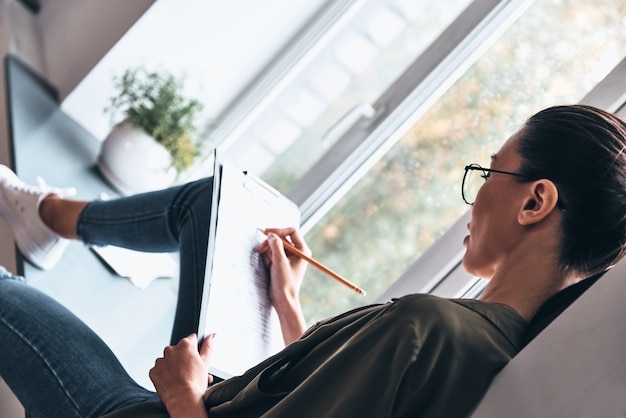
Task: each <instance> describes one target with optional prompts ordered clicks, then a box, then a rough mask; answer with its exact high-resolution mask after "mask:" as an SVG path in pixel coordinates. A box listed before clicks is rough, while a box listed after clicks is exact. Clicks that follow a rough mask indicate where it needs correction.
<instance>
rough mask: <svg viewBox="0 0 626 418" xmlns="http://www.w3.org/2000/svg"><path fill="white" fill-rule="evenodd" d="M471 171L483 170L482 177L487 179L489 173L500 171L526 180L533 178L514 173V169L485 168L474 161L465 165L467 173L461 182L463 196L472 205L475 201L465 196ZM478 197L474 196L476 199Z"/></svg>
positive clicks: (499, 172)
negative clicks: (466, 182) (466, 181)
mask: <svg viewBox="0 0 626 418" xmlns="http://www.w3.org/2000/svg"><path fill="white" fill-rule="evenodd" d="M470 171H482V172H483V175H482V176H481V177H482V178H484V179H485V181H487V179H488V178H489V175H490V174H491V173H498V174H508V175H509V176H516V177H520V178H522V179H524V180H527V181H532V180H531V179H529V178H528V177H527V176H525V175H523V174H520V173H514V172H512V171H502V170H496V169H493V168H484V167H481V166H480V165H478V164H476V163H472V164H470V165H466V166H465V174H463V182H462V183H461V197H462V198H463V201H464V202H465V203H467V204H468V205H470V206H472V205H473V204H474V202H473V201H472V202H471V203H470V201H469V200H468V199H467V197H466V196H465V180H466V179H467V175H468V173H469V172H470ZM475 200H476V199H475V198H474V201H475Z"/></svg>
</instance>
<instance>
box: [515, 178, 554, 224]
mask: <svg viewBox="0 0 626 418" xmlns="http://www.w3.org/2000/svg"><path fill="white" fill-rule="evenodd" d="M526 190H527V196H526V197H525V198H524V202H523V205H522V207H521V210H520V212H519V214H518V219H517V220H518V222H519V223H520V224H521V225H531V224H535V223H538V222H540V221H542V220H543V219H544V218H545V217H546V216H548V215H549V214H550V213H552V211H553V210H554V209H555V208H556V206H557V203H558V201H559V191H558V189H557V188H556V185H555V184H554V183H553V182H552V181H550V180H547V179H541V180H537V181H534V182H532V183H528V187H527V189H526Z"/></svg>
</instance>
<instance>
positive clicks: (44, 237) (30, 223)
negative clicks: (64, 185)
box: [0, 165, 72, 270]
mask: <svg viewBox="0 0 626 418" xmlns="http://www.w3.org/2000/svg"><path fill="white" fill-rule="evenodd" d="M38 180H39V183H40V185H39V187H37V186H31V185H29V184H26V183H24V182H23V181H22V180H20V179H19V178H18V177H17V176H16V175H15V173H14V172H13V171H12V170H11V169H10V168H8V167H6V166H4V165H0V215H2V217H4V219H6V221H7V222H8V223H9V225H10V226H11V228H12V229H13V235H14V236H15V241H16V242H17V247H18V248H19V249H20V251H21V253H22V255H23V256H24V257H25V258H26V259H27V260H28V261H30V262H31V263H33V264H34V265H35V266H37V267H39V268H41V269H43V270H50V269H51V268H52V267H54V265H55V264H56V263H57V262H58V261H59V259H60V258H61V256H62V255H63V252H64V251H65V248H66V247H67V245H68V243H69V240H67V239H65V238H62V237H61V236H59V235H58V234H57V233H56V232H54V231H52V230H51V229H50V228H49V227H48V226H47V225H46V224H44V223H43V221H42V220H41V217H40V216H39V205H40V204H41V201H42V200H43V199H44V198H45V197H46V196H49V195H51V194H60V195H64V196H68V195H69V194H71V193H72V192H71V191H70V190H69V189H68V190H67V191H64V190H62V189H54V188H50V187H48V186H47V185H46V184H45V183H44V182H43V180H41V179H38Z"/></svg>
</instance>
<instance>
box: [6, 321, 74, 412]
mask: <svg viewBox="0 0 626 418" xmlns="http://www.w3.org/2000/svg"><path fill="white" fill-rule="evenodd" d="M0 321H1V322H2V324H4V325H5V326H6V328H7V329H8V330H9V331H10V332H12V333H13V334H14V335H16V336H17V337H18V338H19V339H20V340H22V341H23V342H24V343H25V344H26V345H27V346H28V347H29V348H30V349H31V350H32V351H33V353H35V355H36V356H37V357H38V358H39V359H41V361H42V362H43V363H44V364H45V366H46V368H47V369H48V371H49V372H50V373H51V375H52V376H54V380H56V382H57V383H58V384H59V387H60V388H61V390H62V391H63V392H64V393H65V395H66V399H67V400H68V401H69V403H70V404H71V405H72V406H73V407H74V411H75V412H76V413H77V414H78V415H79V416H80V408H79V406H78V403H77V402H76V401H74V398H73V397H72V396H71V394H70V392H69V391H68V390H67V388H66V387H65V385H64V384H63V381H62V379H61V378H60V376H59V375H58V374H57V373H56V372H55V370H54V367H52V365H51V364H50V363H49V362H48V361H47V359H46V357H45V356H44V355H43V354H42V353H41V351H39V350H38V349H37V346H35V345H33V344H31V342H30V340H29V339H28V338H26V336H25V335H24V334H23V333H21V332H20V331H19V330H18V329H17V328H15V327H13V326H12V325H11V324H10V323H9V322H7V320H6V319H5V318H2V317H0Z"/></svg>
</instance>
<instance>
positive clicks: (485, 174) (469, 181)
mask: <svg viewBox="0 0 626 418" xmlns="http://www.w3.org/2000/svg"><path fill="white" fill-rule="evenodd" d="M491 173H499V174H508V175H510V176H516V177H521V178H526V177H525V176H524V175H522V174H520V173H512V172H510V171H502V170H494V169H492V168H483V167H481V166H479V165H478V164H470V165H467V166H465V174H464V175H463V184H462V185H461V196H463V200H464V201H465V203H467V204H468V205H470V206H471V205H473V204H474V202H475V201H476V195H477V194H478V190H480V188H481V187H482V185H483V184H485V181H487V179H488V178H489V176H491Z"/></svg>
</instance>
